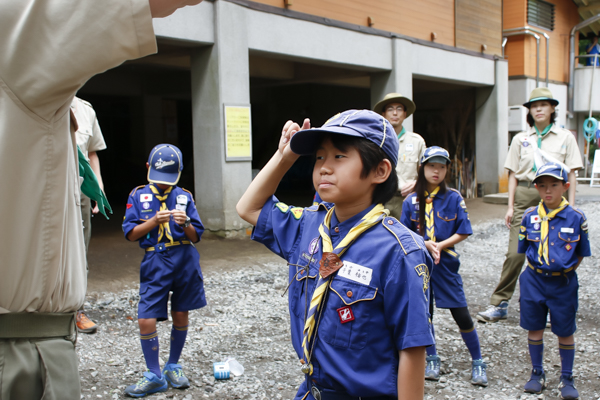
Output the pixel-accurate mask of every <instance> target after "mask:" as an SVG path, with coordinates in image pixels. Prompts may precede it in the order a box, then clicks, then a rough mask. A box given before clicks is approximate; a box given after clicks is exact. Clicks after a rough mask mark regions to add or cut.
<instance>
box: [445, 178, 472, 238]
mask: <svg viewBox="0 0 600 400" xmlns="http://www.w3.org/2000/svg"><path fill="white" fill-rule="evenodd" d="M447 194H448V195H450V198H451V200H450V199H449V201H448V207H453V208H454V209H455V210H456V223H455V225H454V229H453V230H454V233H458V234H460V235H472V234H473V228H472V227H471V220H470V219H469V213H468V212H467V205H466V203H465V200H464V199H463V197H462V196H461V194H460V193H459V192H458V191H456V190H454V189H448V192H447ZM454 233H453V234H454ZM453 234H451V235H450V236H452V235H453ZM450 236H448V237H450Z"/></svg>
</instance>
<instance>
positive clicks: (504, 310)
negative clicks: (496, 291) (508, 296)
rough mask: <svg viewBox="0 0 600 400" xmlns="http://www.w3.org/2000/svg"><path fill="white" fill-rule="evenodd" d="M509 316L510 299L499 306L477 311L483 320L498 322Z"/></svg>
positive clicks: (478, 316)
mask: <svg viewBox="0 0 600 400" xmlns="http://www.w3.org/2000/svg"><path fill="white" fill-rule="evenodd" d="M507 316H508V301H506V300H503V301H501V302H500V304H498V305H497V306H489V307H488V309H487V310H485V311H482V312H480V313H477V320H479V321H481V322H497V321H500V320H501V319H506V317H507Z"/></svg>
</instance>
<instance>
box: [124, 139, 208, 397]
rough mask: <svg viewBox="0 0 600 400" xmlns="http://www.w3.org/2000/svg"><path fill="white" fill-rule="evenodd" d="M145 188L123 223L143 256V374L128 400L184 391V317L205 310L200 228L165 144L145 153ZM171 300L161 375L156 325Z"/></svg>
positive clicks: (174, 155)
mask: <svg viewBox="0 0 600 400" xmlns="http://www.w3.org/2000/svg"><path fill="white" fill-rule="evenodd" d="M146 167H147V168H148V182H150V183H149V184H148V185H145V186H138V187H137V188H135V189H133V190H132V191H131V193H130V194H129V200H128V201H127V210H126V211H125V217H124V220H123V232H124V233H125V238H127V240H132V241H133V240H139V242H140V247H141V248H142V249H144V250H145V251H146V254H145V255H144V258H143V260H142V265H141V267H140V302H139V305H138V323H139V326H140V340H141V344H142V352H143V353H144V358H145V360H146V365H147V366H148V370H149V371H147V372H144V374H143V377H142V378H141V379H140V380H139V382H138V383H137V384H135V385H131V386H129V387H127V388H126V389H125V394H127V395H129V396H131V397H143V396H145V395H147V394H150V393H156V392H164V391H166V390H167V389H168V383H169V384H171V386H173V387H175V388H178V389H184V388H187V387H189V381H188V379H187V378H186V377H185V375H184V373H183V370H182V368H181V365H180V364H178V362H179V356H180V355H181V351H182V349H183V346H184V344H185V339H186V336H187V330H188V312H189V310H195V309H198V308H201V307H204V306H205V305H206V299H205V297H204V284H203V279H202V272H201V270H200V255H199V254H198V251H197V250H196V248H195V247H194V245H193V244H192V243H196V242H198V241H199V240H200V237H201V236H202V232H204V226H203V225H202V222H201V221H200V216H199V215H198V211H197V210H196V204H195V203H194V199H193V197H192V194H191V193H190V192H188V191H187V190H185V189H183V188H180V187H178V186H176V185H177V182H178V181H179V177H180V176H181V170H183V158H182V155H181V151H180V150H179V149H178V148H177V147H175V146H173V145H170V144H159V145H158V146H156V147H154V149H152V151H151V152H150V156H149V158H148V162H147V163H146ZM169 292H172V293H173V294H172V295H171V316H172V318H173V327H172V330H171V349H170V355H169V360H168V362H167V363H166V364H165V367H164V369H163V370H162V372H161V370H160V365H159V361H158V355H159V345H158V334H157V332H156V321H157V320H158V321H164V320H166V319H167V317H168V315H167V301H168V300H169Z"/></svg>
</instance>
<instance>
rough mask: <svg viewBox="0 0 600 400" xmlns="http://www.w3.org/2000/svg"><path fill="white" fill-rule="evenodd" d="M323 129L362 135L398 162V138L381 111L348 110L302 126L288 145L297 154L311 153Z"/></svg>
mask: <svg viewBox="0 0 600 400" xmlns="http://www.w3.org/2000/svg"><path fill="white" fill-rule="evenodd" d="M324 133H336V134H338V135H347V136H354V137H362V138H365V139H367V140H370V141H371V142H373V143H375V144H376V145H377V146H379V147H380V148H381V150H383V152H384V153H385V154H386V155H387V156H388V157H389V158H390V161H391V162H392V164H394V166H396V165H397V164H398V151H399V147H398V138H397V137H396V132H395V131H394V128H393V127H392V125H391V124H390V123H389V121H388V120H387V119H385V118H384V117H383V116H382V115H380V114H377V113H376V112H373V111H371V110H348V111H344V112H343V113H340V114H337V115H335V116H333V117H331V118H330V119H329V120H328V121H327V122H325V124H324V125H323V126H322V127H320V128H314V129H306V130H302V131H299V132H297V133H296V134H295V135H294V136H292V140H291V142H290V147H291V149H292V151H293V152H294V153H296V154H300V155H309V154H314V152H315V150H316V148H317V146H318V145H319V143H321V138H322V136H323V134H324Z"/></svg>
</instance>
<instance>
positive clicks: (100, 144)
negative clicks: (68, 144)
mask: <svg viewBox="0 0 600 400" xmlns="http://www.w3.org/2000/svg"><path fill="white" fill-rule="evenodd" d="M71 110H72V111H73V114H75V119H76V120H77V132H75V137H76V139H77V145H78V146H79V148H80V149H81V152H82V153H83V154H85V156H86V157H88V154H89V153H90V152H92V153H93V152H96V151H100V150H104V149H106V143H105V142H104V136H102V131H101V130H100V125H99V124H98V119H97V118H96V112H95V111H94V109H93V108H92V105H91V104H90V103H88V102H87V101H85V100H82V99H80V98H79V97H74V98H73V102H72V103H71Z"/></svg>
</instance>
